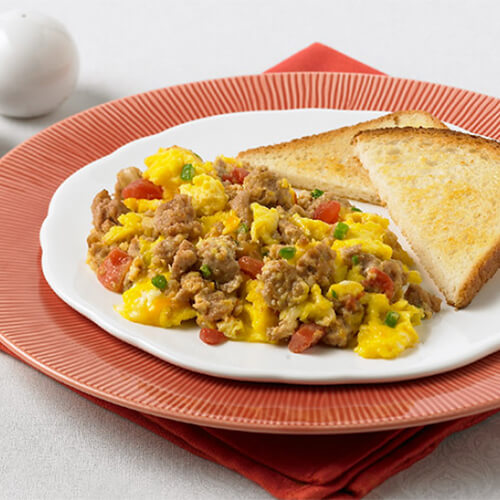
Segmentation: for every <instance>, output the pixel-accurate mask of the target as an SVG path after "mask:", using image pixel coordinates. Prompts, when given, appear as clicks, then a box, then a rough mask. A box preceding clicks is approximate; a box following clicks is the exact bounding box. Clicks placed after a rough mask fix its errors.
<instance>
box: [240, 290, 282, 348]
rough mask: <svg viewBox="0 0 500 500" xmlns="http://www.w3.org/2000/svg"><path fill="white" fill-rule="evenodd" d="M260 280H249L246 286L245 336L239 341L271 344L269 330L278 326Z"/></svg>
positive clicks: (243, 315)
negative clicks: (262, 290) (263, 293)
mask: <svg viewBox="0 0 500 500" xmlns="http://www.w3.org/2000/svg"><path fill="white" fill-rule="evenodd" d="M261 286H262V283H260V282H259V281H258V280H249V281H248V282H247V284H246V303H245V305H244V306H243V313H242V318H243V321H244V324H245V328H244V334H243V335H242V336H240V337H238V339H237V340H246V341H247V342H270V341H269V340H268V338H267V333H266V332H267V329H268V328H270V327H273V326H276V325H277V324H278V318H277V316H276V314H274V312H273V311H272V310H271V309H270V308H269V307H268V306H267V304H266V302H265V301H264V298H263V297H262V293H261V292H260V287H261Z"/></svg>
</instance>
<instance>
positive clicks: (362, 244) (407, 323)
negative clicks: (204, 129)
mask: <svg viewBox="0 0 500 500" xmlns="http://www.w3.org/2000/svg"><path fill="white" fill-rule="evenodd" d="M408 126H412V128H407V127H408ZM381 127H385V128H386V130H385V131H384V130H380V128H381ZM401 127H404V128H401ZM416 127H432V129H431V130H430V131H426V130H424V129H423V128H416ZM370 129H377V130H375V131H371V130H370ZM391 132H392V134H393V135H391ZM396 132H397V133H396ZM384 133H385V134H388V136H387V135H384ZM440 134H445V135H440ZM448 134H455V133H453V132H451V131H448V130H447V129H446V128H445V127H444V125H442V124H441V123H440V122H439V121H437V120H436V119H435V118H433V117H431V116H430V115H428V114H426V113H422V112H401V113H394V114H392V115H388V116H386V117H382V118H380V119H378V120H373V121H371V122H365V123H363V124H359V125H357V126H354V127H346V128H344V129H339V130H336V131H331V132H327V133H324V134H320V135H318V136H314V137H308V138H303V139H299V140H295V141H291V142H289V143H284V144H280V145H275V146H268V147H265V148H257V149H254V150H249V151H246V152H243V153H240V155H239V157H238V158H237V159H233V158H226V157H219V158H217V159H216V160H215V161H214V162H213V163H212V162H208V161H203V160H202V159H201V158H200V157H199V156H198V155H196V154H195V153H193V152H191V151H189V150H187V149H184V148H181V147H178V146H174V147H170V148H166V149H160V150H159V151H158V152H157V153H156V154H153V155H152V156H150V157H148V158H146V160H145V165H146V169H145V170H144V171H141V170H140V169H138V168H136V167H126V168H124V169H123V170H121V171H120V172H119V173H118V175H117V183H116V186H115V190H114V193H113V195H110V194H109V193H108V191H106V190H103V191H101V192H100V193H98V194H97V195H96V197H95V198H94V201H93V203H92V215H93V225H94V227H93V229H92V231H91V233H90V235H89V237H88V244H89V253H88V263H89V264H90V266H91V267H92V268H93V269H94V271H95V272H96V274H97V277H98V279H99V280H100V282H101V283H102V284H103V285H104V286H105V287H106V288H108V289H109V290H112V291H114V292H118V293H122V294H123V304H121V305H120V306H118V307H117V311H118V312H119V313H120V314H121V315H122V316H123V317H125V318H127V319H129V320H131V321H135V322H139V323H144V324H148V325H155V326H160V327H166V328H168V327H175V326H178V325H180V324H181V323H182V322H185V321H189V320H191V321H192V320H195V321H196V322H197V324H198V325H199V326H200V327H201V331H200V337H201V339H202V340H204V341H205V342H206V343H209V344H218V343H221V342H223V341H225V340H227V339H231V340H242V341H251V342H267V343H276V344H278V343H287V344H288V347H289V349H290V350H291V351H293V352H296V353H299V352H303V351H305V350H307V349H308V348H310V347H312V346H313V345H315V344H318V343H322V344H325V345H329V346H333V347H350V348H354V350H355V351H356V352H357V353H358V354H359V355H361V356H363V357H368V358H380V357H381V358H393V357H396V356H398V355H399V354H401V353H402V352H403V351H405V350H406V349H408V348H410V347H413V346H414V345H416V344H417V343H418V335H417V332H416V330H415V326H416V325H418V324H419V323H420V321H421V320H422V319H424V318H430V317H431V316H432V314H433V312H437V311H439V308H440V302H441V301H440V299H438V298H437V297H435V296H434V295H432V294H431V293H429V292H428V291H426V290H424V289H423V288H422V287H421V286H420V282H421V277H420V274H419V273H418V272H417V271H416V270H415V269H412V266H413V262H412V260H411V259H410V257H409V256H408V254H407V253H406V252H405V251H404V250H403V249H402V248H401V246H400V244H399V243H398V241H397V238H396V236H395V235H394V234H393V233H392V232H391V231H390V230H389V229H388V224H389V222H388V220H387V219H385V218H383V217H381V216H379V215H375V214H370V213H365V212H362V211H361V210H360V209H359V208H357V207H356V206H353V205H351V203H349V202H348V201H347V200H346V198H351V199H359V200H369V201H372V202H376V203H381V202H383V201H385V202H387V204H388V208H389V210H390V211H391V213H392V215H393V217H394V218H395V220H396V222H397V223H398V225H400V227H401V228H402V229H403V231H404V232H405V233H406V235H407V236H408V237H409V239H410V241H411V243H412V245H413V246H414V250H415V252H416V253H417V255H418V256H419V258H420V260H421V261H422V263H423V264H424V266H425V267H426V268H427V270H428V271H429V272H430V273H431V275H432V277H433V278H434V280H435V281H436V283H437V284H438V286H440V288H441V290H442V291H443V292H444V294H445V297H446V298H447V300H448V302H450V303H453V304H454V305H456V306H457V307H461V306H463V305H466V303H468V302H470V300H471V298H472V296H473V295H474V294H475V293H477V290H478V289H479V287H480V286H481V284H482V283H483V282H484V281H485V280H486V279H488V277H489V276H491V275H492V274H494V270H493V271H492V268H493V267H494V266H495V265H496V267H498V241H497V242H496V244H497V247H496V250H495V247H494V244H495V243H494V242H493V243H490V242H489V240H488V234H486V233H484V234H483V233H482V232H481V227H480V226H481V221H480V220H477V219H474V220H475V222H476V223H477V225H478V226H479V228H478V230H477V231H476V235H477V236H478V238H479V241H480V242H481V245H482V246H481V249H482V253H481V251H479V252H477V255H476V254H475V253H474V248H472V252H469V253H468V255H469V260H468V261H466V262H465V264H464V263H462V267H461V268H457V265H456V262H455V261H454V260H453V259H457V260H460V259H462V257H461V249H460V245H459V243H458V241H457V242H456V243H455V240H453V238H455V239H459V238H461V237H462V230H461V229H460V230H456V231H455V232H452V231H450V230H448V231H447V234H445V235H444V237H445V240H443V237H442V236H443V235H442V234H438V235H436V234H435V233H436V231H438V232H442V231H444V230H445V228H446V227H447V225H449V224H451V223H452V222H451V220H452V219H453V217H452V216H451V215H450V213H449V212H450V210H454V207H453V206H452V204H453V200H454V199H455V198H456V196H457V195H458V193H459V192H461V191H460V190H462V191H463V192H465V191H467V190H465V191H464V187H463V185H462V184H463V182H465V180H464V179H465V174H461V173H460V167H459V166H457V167H456V171H455V172H454V174H455V181H453V182H455V184H453V189H452V194H450V192H448V193H446V194H444V195H442V196H441V198H440V200H439V202H438V205H439V206H441V208H442V212H440V211H439V210H438V209H437V208H436V200H435V198H436V197H437V196H438V195H439V193H437V192H435V191H436V183H437V182H438V181H439V182H441V183H442V186H443V185H445V186H446V188H447V189H448V188H449V186H448V184H449V181H446V179H444V178H443V170H446V169H450V167H449V166H446V167H443V166H442V162H441V161H440V160H439V158H438V157H439V155H442V154H447V155H451V154H453V153H451V152H450V151H451V145H450V142H449V141H450V140H451V139H450V137H451V136H449V135H448ZM436 137H437V138H436ZM453 137H454V139H453V140H455V141H456V142H457V143H460V139H456V138H455V136H453ZM467 138H468V140H469V141H472V143H473V144H472V145H470V144H469V143H468V146H467V147H469V148H470V149H471V152H470V154H471V155H472V157H473V158H475V156H474V152H472V149H473V148H474V147H476V146H474V144H475V141H484V143H486V145H485V146H483V147H482V148H481V150H480V153H478V154H479V155H483V156H485V157H486V156H488V154H490V153H491V155H494V154H496V155H497V158H498V157H499V156H500V154H499V153H498V149H495V148H498V145H496V144H490V143H491V142H492V141H486V140H483V139H478V138H472V137H471V136H467ZM415 141H416V142H415ZM435 144H438V145H439V146H438V148H441V150H438V151H435V150H436V147H437V146H436V145H435ZM460 145H461V143H460V144H459V146H460ZM459 146H457V148H459ZM426 147H427V148H428V149H429V152H428V153H427V152H425V151H426V150H425V148H426ZM464 147H465V146H464ZM354 148H357V149H356V150H355V149H354ZM488 148H490V149H491V152H490V150H489V149H488ZM476 149H477V147H476ZM445 150H446V151H445ZM443 151H445V152H443ZM401 157H403V158H401ZM360 158H361V162H362V163H360ZM478 161H487V160H478ZM488 161H489V158H488ZM414 163H416V164H417V165H416V166H415V165H414ZM452 163H453V162H452ZM363 167H365V168H367V169H368V171H369V172H370V176H369V175H368V173H367V171H366V170H364V168H363ZM433 169H434V170H433ZM288 174H289V175H288ZM370 178H371V181H370ZM287 179H288V180H287ZM289 181H290V182H291V183H292V184H293V186H294V187H298V188H302V189H301V190H300V191H299V192H296V191H295V190H294V189H292V186H291V184H290V182H289ZM461 183H462V184H461ZM374 185H375V186H376V187H374ZM304 188H305V189H304ZM447 189H442V187H441V189H440V190H438V191H441V192H442V191H447ZM470 189H472V190H473V189H474V188H470ZM465 196H475V193H472V194H471V192H469V191H467V192H465ZM483 198H484V199H486V203H488V202H489V201H488V200H489V194H488V193H486V196H484V192H483ZM382 200H383V201H382ZM393 204H396V205H398V208H397V209H394V210H393V208H392V207H393ZM460 217H461V219H460V220H461V221H465V225H467V224H468V220H472V219H473V218H474V217H475V214H472V215H471V216H470V217H469V218H467V217H466V216H465V215H463V216H462V215H460ZM497 219H498V217H497ZM407 228H410V229H408V231H407ZM424 228H426V229H427V233H428V234H426V233H425V231H423V229H424ZM495 231H496V235H497V237H498V234H499V233H498V227H496V228H494V231H493V233H494V232H495ZM422 233H424V234H425V238H424V239H423V241H420V240H419V238H421V235H422ZM446 238H447V239H446ZM419 245H421V246H419ZM454 245H455V246H454ZM472 246H474V245H472ZM420 248H422V251H420ZM483 250H484V251H483ZM439 252H445V253H448V254H449V255H448V257H450V256H451V260H452V263H451V267H453V269H454V275H451V276H450V274H449V272H448V267H447V266H449V264H448V263H446V262H441V259H442V257H441V255H440V254H439ZM488 252H489V253H488ZM491 252H493V253H491ZM495 252H496V253H495ZM429 254H430V255H431V257H430V260H429V258H428V257H426V256H428V255H429ZM436 256H437V257H436ZM433 258H434V260H433ZM426 259H427V260H426ZM436 262H437V264H436ZM471 264H473V266H472V267H473V269H469V267H471ZM468 266H469V267H468ZM474 266H475V267H474ZM495 270H496V268H495ZM442 275H444V276H446V278H445V280H444V282H443V283H445V285H446V286H444V285H443V286H441V285H442V284H443V283H441V282H440V279H441V276H442Z"/></svg>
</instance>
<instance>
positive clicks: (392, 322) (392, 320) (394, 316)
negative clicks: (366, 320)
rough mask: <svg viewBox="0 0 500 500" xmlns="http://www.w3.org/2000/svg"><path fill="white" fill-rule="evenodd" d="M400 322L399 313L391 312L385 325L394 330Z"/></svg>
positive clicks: (386, 318)
mask: <svg viewBox="0 0 500 500" xmlns="http://www.w3.org/2000/svg"><path fill="white" fill-rule="evenodd" d="M398 321H399V313H397V312H396V311H389V312H388V313H387V316H386V317H385V321H384V323H385V324H386V325H387V326H390V327H391V328H394V327H395V326H396V325H397V324H398Z"/></svg>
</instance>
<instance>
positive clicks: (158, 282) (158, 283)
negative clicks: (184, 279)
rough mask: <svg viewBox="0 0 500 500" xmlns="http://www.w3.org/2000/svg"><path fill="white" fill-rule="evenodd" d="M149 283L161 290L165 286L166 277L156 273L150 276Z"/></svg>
mask: <svg viewBox="0 0 500 500" xmlns="http://www.w3.org/2000/svg"><path fill="white" fill-rule="evenodd" d="M151 284H152V285H153V286H155V287H156V288H159V289H160V290H162V291H163V290H165V288H167V278H165V276H163V274H157V275H156V276H155V277H154V278H151Z"/></svg>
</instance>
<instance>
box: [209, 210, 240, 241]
mask: <svg viewBox="0 0 500 500" xmlns="http://www.w3.org/2000/svg"><path fill="white" fill-rule="evenodd" d="M200 222H201V235H202V237H205V236H206V235H207V234H208V233H209V232H210V230H211V229H212V228H213V227H214V226H215V224H217V222H222V224H223V225H224V230H223V231H222V234H231V233H234V231H236V229H238V227H239V225H240V223H241V220H240V218H239V217H238V216H237V215H236V212H235V211H234V210H229V211H224V212H217V213H215V214H213V215H205V216H204V217H200Z"/></svg>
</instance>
